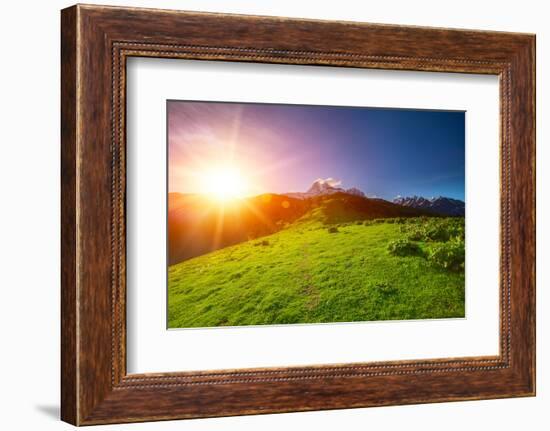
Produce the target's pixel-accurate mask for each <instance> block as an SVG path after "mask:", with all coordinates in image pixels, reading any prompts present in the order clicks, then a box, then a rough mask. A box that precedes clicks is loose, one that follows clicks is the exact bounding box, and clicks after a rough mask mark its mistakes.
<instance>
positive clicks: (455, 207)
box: [393, 196, 465, 217]
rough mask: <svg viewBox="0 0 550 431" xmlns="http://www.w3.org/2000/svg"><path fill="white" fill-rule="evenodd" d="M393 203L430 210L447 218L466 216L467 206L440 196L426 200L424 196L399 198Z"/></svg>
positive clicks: (459, 201)
mask: <svg viewBox="0 0 550 431" xmlns="http://www.w3.org/2000/svg"><path fill="white" fill-rule="evenodd" d="M393 203H395V204H398V205H403V206H405V207H409V208H417V209H423V210H428V211H431V212H433V213H436V214H440V215H446V216H462V217H463V216H464V214H465V204H464V202H463V201H461V200H458V199H452V198H446V197H443V196H439V197H436V198H431V199H426V198H424V197H422V196H411V197H397V198H395V199H394V200H393Z"/></svg>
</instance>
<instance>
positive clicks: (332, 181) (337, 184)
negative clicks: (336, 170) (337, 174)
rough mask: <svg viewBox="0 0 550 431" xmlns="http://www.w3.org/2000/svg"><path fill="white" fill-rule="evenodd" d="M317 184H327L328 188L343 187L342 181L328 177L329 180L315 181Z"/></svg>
mask: <svg viewBox="0 0 550 431" xmlns="http://www.w3.org/2000/svg"><path fill="white" fill-rule="evenodd" d="M315 182H316V183H319V184H326V185H327V186H330V187H340V186H341V185H342V181H341V180H336V179H334V178H332V177H328V178H324V179H323V178H317V179H316V180H315Z"/></svg>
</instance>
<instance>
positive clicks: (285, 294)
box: [168, 218, 464, 328]
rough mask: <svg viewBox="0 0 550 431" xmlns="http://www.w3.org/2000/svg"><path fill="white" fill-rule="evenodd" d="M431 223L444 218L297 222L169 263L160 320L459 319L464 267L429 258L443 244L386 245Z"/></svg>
mask: <svg viewBox="0 0 550 431" xmlns="http://www.w3.org/2000/svg"><path fill="white" fill-rule="evenodd" d="M403 222H404V223H405V224H403ZM463 222H464V220H463V219H460V222H459V223H462V226H463ZM430 223H431V224H432V225H433V224H434V223H447V224H449V222H447V220H446V219H439V220H437V221H434V220H430V219H428V220H426V219H419V218H417V219H411V220H406V221H404V220H392V222H390V223H387V222H384V221H383V220H379V221H375V222H373V223H366V224H363V223H361V224H358V223H355V222H352V223H345V224H339V225H335V226H334V227H337V229H336V231H332V232H329V227H328V226H327V225H325V224H323V223H321V222H320V221H316V220H315V219H314V218H307V219H306V218H304V219H303V220H302V221H301V222H297V223H295V224H293V225H291V226H290V227H288V228H287V229H285V230H282V231H280V232H277V233H275V234H273V235H270V236H266V237H262V238H259V239H256V240H252V241H248V242H245V243H242V244H238V245H235V246H232V247H227V248H224V249H221V250H217V251H215V252H212V253H209V254H206V255H203V256H199V257H196V258H193V259H190V260H188V261H185V262H182V263H179V264H176V265H172V266H170V267H169V271H168V304H169V307H168V326H169V327H170V328H189V327H212V326H240V325H263V324H290V323H320V322H325V323H327V322H355V321H371V320H394V319H399V320H406V319H429V318H449V317H463V316H464V269H463V266H462V268H461V269H459V270H455V271H451V270H448V269H445V268H442V267H441V266H438V265H436V264H434V262H432V261H430V259H429V255H430V250H432V249H433V247H436V246H440V245H441V244H442V243H441V242H437V241H432V240H429V239H426V238H424V239H422V238H421V239H420V240H418V241H415V244H417V245H418V248H419V249H420V252H418V253H415V254H414V255H410V256H397V255H393V254H392V253H391V252H390V251H388V245H389V244H390V243H391V242H392V241H397V240H403V239H406V238H407V235H408V232H409V231H410V230H411V229H416V228H423V227H426V226H431V225H430ZM451 224H453V225H456V224H457V222H452V221H451ZM462 232H463V230H462Z"/></svg>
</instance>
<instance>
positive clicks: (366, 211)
mask: <svg viewBox="0 0 550 431" xmlns="http://www.w3.org/2000/svg"><path fill="white" fill-rule="evenodd" d="M166 108H167V145H168V174H167V177H168V178H167V187H168V198H167V206H168V208H167V211H168V216H167V242H168V257H167V260H168V262H167V289H168V294H167V297H168V300H167V307H168V310H167V316H168V318H167V320H168V322H167V325H168V328H207V327H223V326H231V327H234V326H246V325H282V324H314V323H336V322H366V321H387V320H417V319H443V318H464V317H465V112H463V111H442V110H417V109H399V108H395V109H394V108H392V109H389V108H374V107H351V106H318V105H289V104H265V103H261V104H260V103H237V102H208V101H180V100H168V101H167V107H166Z"/></svg>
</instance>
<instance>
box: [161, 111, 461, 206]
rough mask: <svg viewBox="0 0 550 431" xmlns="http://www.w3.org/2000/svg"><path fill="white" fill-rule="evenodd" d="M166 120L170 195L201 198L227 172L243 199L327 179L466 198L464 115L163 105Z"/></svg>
mask: <svg viewBox="0 0 550 431" xmlns="http://www.w3.org/2000/svg"><path fill="white" fill-rule="evenodd" d="M167 113H168V124H167V126H168V188H169V192H181V193H201V192H204V189H205V187H206V186H205V176H206V177H207V176H208V175H210V174H209V172H213V171H215V170H216V169H225V168H226V167H230V168H231V169H234V170H235V171H237V172H238V173H239V175H240V177H241V178H242V179H243V182H244V183H245V184H246V187H245V188H246V195H256V194H261V193H288V192H300V191H302V192H305V191H307V189H308V188H309V187H310V186H311V184H312V183H313V182H314V181H315V180H317V179H319V178H322V179H326V178H332V179H333V181H334V182H335V184H340V187H343V188H351V187H356V188H358V189H360V190H362V191H363V192H364V193H365V194H366V195H367V196H371V197H374V196H376V197H380V198H384V199H390V200H391V199H393V198H395V197H397V196H413V195H417V196H424V197H428V198H429V197H434V196H446V197H451V198H455V199H461V200H464V181H465V113H464V112H454V111H428V110H409V109H382V108H355V107H333V106H311V105H279V104H255V103H254V104H253V103H250V104H248V103H223V102H195V101H168V102H167ZM221 167H223V168H221ZM205 173H206V174H205ZM210 187H211V184H210Z"/></svg>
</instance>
